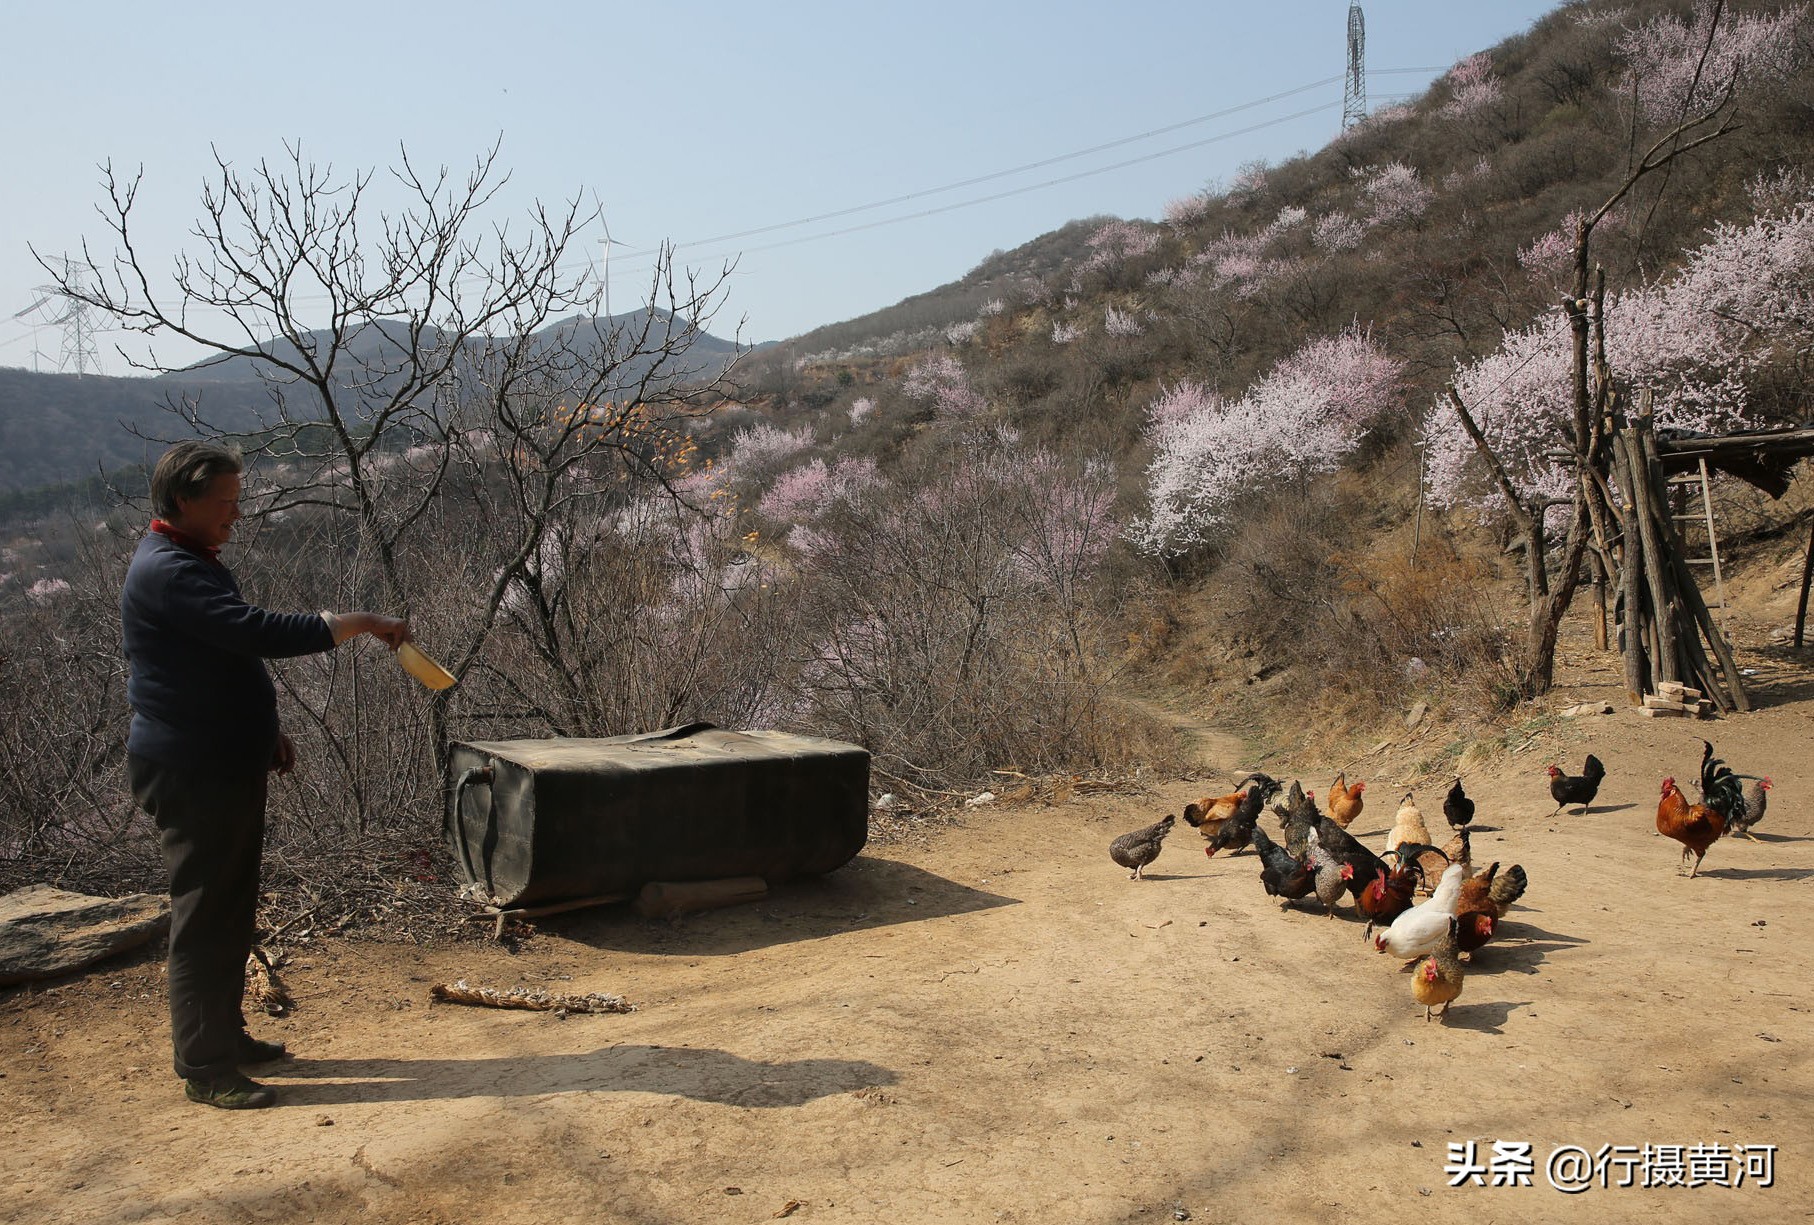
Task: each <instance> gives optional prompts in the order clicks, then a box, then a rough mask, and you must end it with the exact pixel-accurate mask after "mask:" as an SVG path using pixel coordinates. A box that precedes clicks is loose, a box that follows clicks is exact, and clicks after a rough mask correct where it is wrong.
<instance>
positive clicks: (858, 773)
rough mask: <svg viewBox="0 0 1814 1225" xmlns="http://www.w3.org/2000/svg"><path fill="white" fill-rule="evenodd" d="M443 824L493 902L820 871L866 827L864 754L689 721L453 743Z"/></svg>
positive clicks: (851, 848)
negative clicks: (618, 732) (627, 732)
mask: <svg viewBox="0 0 1814 1225" xmlns="http://www.w3.org/2000/svg"><path fill="white" fill-rule="evenodd" d="M448 772H449V775H450V778H451V780H452V784H453V785H452V788H451V793H450V796H449V801H448V814H447V831H448V837H449V840H450V841H451V843H452V845H453V853H454V860H455V862H456V863H457V865H458V866H459V870H460V872H461V873H462V875H463V876H464V877H465V879H466V881H467V883H468V885H469V886H471V889H470V892H471V893H474V894H477V895H479V896H480V900H484V901H489V902H491V903H492V904H494V905H498V906H515V907H527V906H536V905H546V904H550V903H555V902H563V901H572V900H577V899H581V898H601V897H611V896H623V897H629V896H631V895H633V894H635V893H636V892H637V890H639V889H640V888H641V887H642V886H643V885H645V884H647V883H648V882H650V881H697V880H718V879H722V878H725V877H732V876H760V877H762V878H763V879H764V880H765V881H767V882H768V883H769V884H771V885H773V884H775V883H776V882H778V881H782V880H786V879H788V878H790V877H797V876H815V875H819V874H822V873H825V872H831V871H833V870H835V869H837V868H840V867H842V866H843V865H844V864H846V863H849V862H850V860H851V859H853V858H854V857H855V856H856V854H857V852H858V851H860V850H862V849H863V844H864V842H865V841H867V839H868V835H869V753H868V752H867V751H866V750H864V749H862V748H860V747H858V746H857V745H854V744H845V743H843V742H842V741H837V740H824V739H820V738H818V737H814V736H794V735H788V734H787V733H784V732H769V731H744V732H733V731H726V730H724V729H722V728H716V727H713V726H712V725H710V724H704V723H696V724H691V725H688V726H686V727H678V728H669V729H667V730H665V731H660V732H651V733H648V734H646V735H636V736H613V737H609V738H604V739H579V738H571V737H551V738H548V739H543V740H492V741H483V740H475V741H471V742H455V744H454V745H453V747H452V750H451V752H450V754H449V757H448Z"/></svg>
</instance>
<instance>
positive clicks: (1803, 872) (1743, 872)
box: [1695, 868, 1814, 880]
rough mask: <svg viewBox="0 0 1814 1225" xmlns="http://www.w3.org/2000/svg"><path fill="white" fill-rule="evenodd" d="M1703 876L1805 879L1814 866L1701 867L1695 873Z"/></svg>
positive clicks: (1813, 874) (1811, 873) (1744, 878)
mask: <svg viewBox="0 0 1814 1225" xmlns="http://www.w3.org/2000/svg"><path fill="white" fill-rule="evenodd" d="M1703 876H1711V877H1713V878H1714V879H1716V880H1807V879H1808V878H1809V877H1814V868H1702V869H1701V870H1700V871H1699V872H1696V873H1695V877H1696V878H1697V879H1698V878H1700V877H1703Z"/></svg>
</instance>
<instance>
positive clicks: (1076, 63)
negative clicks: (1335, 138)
mask: <svg viewBox="0 0 1814 1225" xmlns="http://www.w3.org/2000/svg"><path fill="white" fill-rule="evenodd" d="M1362 7H1363V9H1364V12H1365V17H1366V26H1367V67H1368V70H1369V74H1370V75H1369V79H1368V92H1369V98H1370V101H1371V102H1372V103H1373V104H1374V105H1376V106H1377V105H1381V104H1383V103H1385V102H1389V101H1392V100H1396V98H1397V97H1402V96H1403V95H1407V94H1413V93H1416V92H1418V91H1420V90H1422V89H1423V88H1424V87H1425V86H1426V85H1428V84H1429V82H1430V81H1431V80H1432V79H1433V78H1434V77H1435V76H1437V75H1440V73H1441V72H1442V71H1444V70H1446V68H1447V67H1448V66H1449V65H1451V64H1453V63H1454V62H1455V61H1456V60H1458V59H1461V58H1463V57H1464V56H1467V55H1469V54H1472V53H1473V52H1475V51H1478V50H1483V49H1485V48H1487V47H1490V46H1492V45H1494V44H1495V43H1497V42H1499V41H1501V40H1502V39H1505V38H1507V37H1510V36H1512V35H1515V34H1518V33H1521V32H1523V31H1524V30H1525V29H1527V28H1528V27H1529V25H1530V23H1531V22H1532V21H1534V20H1535V19H1536V18H1537V17H1539V16H1541V15H1542V14H1543V13H1545V12H1547V11H1549V10H1550V9H1551V8H1552V7H1555V5H1554V4H1553V3H1551V2H1550V0H1494V2H1493V3H1485V2H1476V0H1374V2H1373V3H1365V4H1363V6H1362ZM1347 14H1348V3H1347V0H1261V2H1260V3H1257V4H1256V3H1252V2H1250V0H1240V2H1233V0H1190V2H1188V3H1187V2H1184V0H1175V2H1172V3H1149V2H1146V0H1123V2H1122V3H1118V4H1108V3H1100V2H1099V3H1094V4H1084V3H1075V2H1072V0H1038V2H1037V3H1035V2H1031V0H1024V2H1023V0H1012V2H1007V0H1003V2H992V0H970V2H968V3H949V2H947V0H921V2H920V3H916V4H911V5H869V4H853V3H850V2H849V0H843V2H841V3H837V4H832V3H822V2H820V0H781V2H780V3H770V4H753V3H743V4H724V3H717V2H715V0H701V2H696V3H693V4H658V3H642V4H636V5H624V4H616V3H609V2H604V3H601V2H597V0H594V2H592V3H570V2H568V0H543V2H542V3H539V4H534V5H526V6H524V7H523V8H522V9H517V10H511V9H508V8H507V7H506V6H504V5H502V4H498V3H490V4H478V3H470V2H468V0H438V2H437V3H434V4H417V3H392V2H388V0H364V2H363V3H359V4H349V3H344V2H342V0H317V2H316V3H313V4H309V5H303V6H296V5H267V4H246V3H244V2H243V0H241V2H238V3H233V4H227V3H213V2H209V3H201V2H197V0H176V2H175V3H171V4H160V5H153V4H145V3H142V0H140V2H136V3H132V4H122V3H114V2H113V0H101V2H95V0H89V2H86V3H81V4H56V3H52V2H50V0H30V2H27V0H0V30H4V33H5V38H4V42H3V44H0V46H3V47H4V49H3V50H0V61H3V62H4V71H3V73H0V81H3V82H4V88H5V92H6V100H7V103H8V106H7V116H6V120H5V124H4V127H3V128H0V131H3V132H4V134H5V135H4V140H5V146H6V150H5V151H6V156H5V166H6V171H5V173H4V175H0V365H8V366H25V367H30V366H32V365H33V363H34V349H35V350H39V351H41V352H42V353H43V354H44V355H45V356H44V357H40V358H38V359H36V360H37V361H38V362H39V364H40V365H41V366H42V368H46V369H54V368H55V362H56V358H57V353H58V348H59V344H60V334H59V332H58V330H57V329H55V328H50V327H43V328H40V329H38V330H37V331H35V332H34V330H33V328H32V327H30V326H29V325H28V323H27V321H24V320H16V319H13V318H12V316H13V313H14V312H15V311H18V310H21V309H23V308H25V307H26V306H28V305H29V304H30V303H31V302H33V301H34V300H35V299H36V298H38V296H39V295H38V293H37V292H35V288H36V287H37V286H39V285H41V284H43V283H44V281H45V280H46V277H45V274H44V272H43V271H42V269H40V268H39V267H38V266H37V265H36V264H35V263H34V262H33V260H32V257H31V254H30V252H29V250H28V249H27V244H28V243H29V244H31V245H33V246H35V247H36V248H37V249H38V251H39V252H41V253H43V254H46V255H50V256H53V257H54V256H57V255H60V254H61V253H62V252H64V251H66V250H70V249H74V248H77V247H79V245H80V243H81V241H82V240H83V239H84V238H87V239H89V240H90V242H91V243H94V244H96V245H97V247H98V249H99V250H101V251H103V252H111V250H112V245H111V242H110V241H109V235H108V233H107V232H106V230H105V229H104V227H103V226H102V225H101V223H100V220H99V218H97V217H96V216H95V214H94V212H93V208H94V205H95V204H96V203H97V202H98V201H99V200H100V199H101V198H102V194H101V187H100V180H99V173H98V171H97V166H98V165H99V164H100V163H102V162H104V161H108V160H111V161H112V162H113V163H114V164H115V166H116V167H122V168H126V169H129V170H130V169H137V168H142V169H143V173H144V181H143V185H142V187H141V189H140V194H139V212H140V217H139V220H138V223H137V224H138V226H139V227H140V235H141V240H142V241H143V243H144V246H145V250H146V251H147V252H148V253H150V255H151V256H152V257H153V263H154V267H155V268H158V269H162V268H165V267H167V266H168V262H169V260H170V258H171V257H172V256H173V255H174V254H175V253H176V252H177V251H178V250H181V249H183V247H184V245H185V244H189V245H190V246H191V247H193V246H194V243H195V240H193V239H191V238H189V237H188V236H187V231H188V230H189V228H190V226H191V225H192V224H193V222H194V219H195V217H196V216H197V215H198V212H199V209H198V203H199V200H200V194H201V188H202V185H203V182H204V180H205V179H206V177H207V174H208V171H209V168H210V147H211V146H212V148H214V149H215V150H218V152H219V153H220V155H221V156H222V157H223V158H225V159H227V160H229V161H231V162H233V163H235V164H236V165H238V166H241V167H247V166H250V165H253V164H255V163H256V162H257V161H258V160H259V159H260V158H266V157H281V156H282V154H283V143H284V141H286V140H291V141H294V140H300V141H301V142H302V144H303V148H304V150H305V152H306V153H307V155H308V156H309V158H310V159H311V160H313V161H315V162H317V163H318V164H331V165H332V166H333V167H334V168H335V169H336V170H339V171H344V172H351V171H354V170H359V169H367V168H372V167H380V168H382V167H386V166H389V165H392V164H394V163H395V161H396V158H397V151H398V149H399V147H407V148H408V150H409V152H410V156H411V158H412V159H413V160H414V161H415V162H416V163H417V164H418V165H424V164H426V165H429V166H438V165H448V166H450V167H452V168H454V169H457V170H464V169H465V168H467V167H469V166H470V164H471V162H472V159H473V158H474V157H475V156H476V155H477V154H479V153H480V152H482V151H483V150H484V149H486V148H487V147H488V146H489V145H490V144H491V143H492V142H493V141H496V140H500V139H501V141H502V154H501V157H500V162H501V164H502V165H503V166H505V167H507V168H508V169H509V170H510V173H511V182H510V185H509V187H508V188H507V189H506V190H505V191H504V192H503V193H502V195H501V196H500V199H499V205H498V209H497V212H496V213H495V215H496V216H497V217H499V218H500V219H501V218H504V217H507V216H511V215H516V216H520V215H522V213H523V211H524V210H525V209H526V208H527V207H528V205H529V204H530V202H531V201H533V200H535V199H541V200H544V201H560V200H565V199H568V198H571V197H574V196H576V195H578V196H582V197H584V198H587V199H594V198H595V199H596V200H598V201H599V202H600V203H601V204H602V205H603V206H604V209H605V213H606V219H607V221H608V223H609V225H610V227H611V233H612V235H613V237H615V238H617V239H619V240H621V241H622V242H624V243H625V244H627V245H625V246H621V247H616V248H614V255H613V258H612V264H611V281H612V289H611V293H612V307H613V309H614V310H619V311H621V310H624V309H627V308H629V307H630V306H633V305H634V304H635V303H636V302H637V301H638V300H640V299H641V298H642V297H643V296H644V290H645V287H646V276H645V273H646V269H647V267H648V263H649V257H648V255H647V254H646V252H648V251H649V250H650V249H651V248H653V247H654V246H655V245H656V244H657V243H659V242H660V241H661V240H663V239H670V240H673V241H674V242H676V243H679V244H682V245H681V247H680V250H679V253H678V254H679V258H680V260H681V261H683V262H686V261H696V262H699V263H702V264H704V265H706V266H710V267H716V266H717V265H718V264H719V263H720V262H722V260H723V259H724V258H726V257H733V256H734V257H738V259H739V263H738V267H737V272H736V275H735V277H734V278H733V280H732V283H731V293H730V297H729V300H728V302H727V305H726V307H725V308H724V310H723V311H721V312H720V314H719V315H718V317H717V320H716V322H715V323H714V325H713V327H712V330H713V331H714V332H716V333H718V334H720V335H724V336H727V337H728V336H730V335H731V334H732V333H733V332H734V331H735V330H736V327H737V324H738V321H739V320H740V319H741V320H743V321H744V323H743V336H744V338H745V339H746V340H755V341H761V340H778V339H784V338H786V337H788V336H793V335H797V334H799V333H801V332H803V331H806V330H808V329H810V328H812V327H815V326H817V325H819V324H823V323H831V322H836V321H838V320H843V319H848V318H851V317H853V316H856V315H859V314H862V313H864V312H866V311H870V310H874V309H876V308H878V307H882V306H887V305H890V304H892V303H894V302H897V301H899V300H900V299H901V298H903V297H906V296H908V295H911V294H915V293H918V292H921V291H923V290H926V289H931V288H933V287H935V286H937V285H940V284H943V283H944V282H947V281H950V280H953V279H955V278H957V277H959V276H962V275H963V274H964V273H965V272H966V271H968V270H969V269H971V268H973V267H975V266H976V264H977V263H979V262H980V261H981V260H982V259H983V258H984V257H986V256H987V255H988V254H989V253H990V252H991V251H994V250H997V249H1006V248H1011V247H1015V246H1018V245H1019V244H1021V243H1023V242H1026V241H1027V240H1029V239H1032V238H1035V237H1037V236H1038V235H1040V234H1042V233H1045V232H1047V231H1049V230H1052V229H1054V228H1056V227H1058V226H1060V225H1063V224H1064V223H1065V222H1066V221H1070V220H1073V219H1075V218H1079V217H1087V216H1092V215H1097V214H1113V215H1116V216H1121V217H1146V218H1156V217H1159V216H1161V215H1163V211H1164V208H1165V205H1166V203H1167V202H1168V201H1171V200H1174V199H1179V198H1181V197H1185V196H1188V195H1191V194H1192V193H1194V192H1196V191H1199V190H1201V189H1203V188H1205V187H1208V186H1214V185H1218V184H1221V183H1225V182H1226V181H1227V180H1228V179H1229V178H1230V177H1231V176H1232V174H1233V173H1234V172H1235V170H1236V169H1237V168H1238V167H1239V166H1240V165H1241V164H1242V163H1244V162H1248V161H1251V160H1254V159H1266V160H1268V161H1273V162H1277V161H1280V160H1283V159H1285V158H1288V157H1290V156H1292V155H1294V154H1296V153H1299V152H1302V151H1307V150H1312V149H1315V148H1318V147H1320V146H1321V145H1322V144H1324V143H1325V142H1326V141H1327V140H1328V139H1329V138H1330V137H1331V136H1332V135H1333V134H1334V133H1335V132H1336V131H1338V130H1339V128H1340V123H1341V113H1342V80H1341V77H1342V72H1343V69H1344V66H1345V39H1346V31H1347ZM1393 69H1414V70H1416V71H1404V72H1392V71H1390V70H1393ZM1318 82H1322V84H1320V85H1318V84H1316V83H1318ZM1306 86H1314V88H1308V89H1301V88H1300V87H1306ZM1288 91H1298V92H1292V93H1289V96H1285V97H1275V95H1282V94H1287V93H1288ZM1268 98H1273V99H1274V100H1272V101H1269V102H1263V101H1262V100H1264V99H1268ZM1255 103H1259V105H1249V104H1255ZM1237 107H1241V108H1244V109H1240V110H1235V111H1233V113H1230V114H1227V115H1224V116H1222V117H1220V118H1213V117H1212V116H1216V115H1217V114H1218V113H1220V112H1225V111H1230V110H1231V109H1232V108H1237ZM1306 111H1308V112H1311V113H1309V114H1305V115H1301V116H1300V117H1297V118H1292V116H1298V115H1299V114H1300V112H1306ZM1158 129H1172V130H1170V131H1166V132H1163V133H1158V134H1153V135H1146V134H1149V133H1156V132H1157V130H1158ZM1110 144H1114V147H1112V148H1106V149H1100V150H1098V151H1097V152H1093V153H1088V154H1086V155H1084V156H1076V157H1067V156H1066V155H1069V154H1077V153H1080V152H1082V151H1084V150H1089V149H1094V148H1096V147H1097V146H1102V145H1110ZM1181 146H1195V147H1192V148H1183V149H1181ZM1174 150H1176V151H1175V152H1174ZM1135 159H1144V160H1140V161H1138V163H1137V164H1133V165H1120V164H1121V163H1127V162H1133V161H1135ZM1036 163H1038V165H1037V166H1036V167H1035V168H1031V169H1025V170H1022V169H1020V168H1022V167H1028V166H1032V165H1033V164H1036ZM1115 166H1119V168H1116V169H1107V168H1109V167H1115ZM1007 172H1013V173H1007ZM1090 172H1097V173H1090ZM1058 179H1069V180H1070V181H1067V182H1062V183H1052V180H1058ZM970 180H985V181H981V182H971V183H970V185H969V186H955V187H954V186H953V185H955V184H960V183H965V182H966V181H970ZM1047 184H1050V185H1047ZM946 188H950V190H943V189H946ZM901 197H911V199H906V200H900V202H898V203H894V204H888V205H885V206H883V207H873V208H866V207H863V206H866V205H874V204H877V203H879V202H883V201H888V200H897V199H899V198H901ZM991 197H999V198H991ZM954 206H955V207H954ZM846 210H855V211H849V212H846ZM933 210H942V211H937V212H936V213H933V215H919V214H926V213H929V212H932V211H933ZM826 214H842V215H839V216H836V217H831V218H828V219H825V220H820V221H816V222H810V223H809V224H803V225H791V224H788V223H792V222H798V221H803V220H806V219H810V218H814V217H822V216H824V215H826ZM878 222H881V223H884V224H875V223H878ZM769 227H776V228H772V229H771V228H769ZM854 227H864V228H861V229H855V231H854V232H848V233H839V231H849V230H852V229H853V228H854ZM759 230H760V231H764V232H761V233H753V234H752V233H749V232H750V231H759ZM725 235H743V237H738V238H734V239H731V240H729V241H724V240H721V236H725ZM600 237H602V231H601V233H600ZM714 240H718V241H714ZM590 245H591V246H592V247H593V251H592V252H589V254H595V253H596V246H597V244H595V243H594V244H590ZM639 253H643V254H639ZM42 317H43V316H42V314H41V313H40V314H37V315H33V316H31V317H30V318H34V319H41V318H42ZM117 339H119V338H118V337H117V336H107V335H103V336H102V337H101V338H100V340H101V349H102V352H101V363H102V368H103V369H104V370H105V371H107V372H109V373H125V372H126V368H125V364H124V363H123V362H122V361H121V360H120V358H119V357H118V356H117V355H116V354H115V353H114V352H113V349H112V344H113V342H114V341H115V340H117ZM183 359H184V360H187V355H184V357H183Z"/></svg>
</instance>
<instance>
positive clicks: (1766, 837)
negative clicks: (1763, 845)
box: [1734, 832, 1814, 844]
mask: <svg viewBox="0 0 1814 1225" xmlns="http://www.w3.org/2000/svg"><path fill="white" fill-rule="evenodd" d="M1753 839H1755V840H1756V841H1758V842H1809V841H1814V839H1810V838H1809V837H1808V836H1807V835H1806V834H1762V833H1755V832H1753V833H1749V834H1745V835H1744V836H1742V837H1739V838H1735V839H1734V841H1735V842H1739V843H1741V844H1742V843H1745V842H1750V841H1752V840H1753Z"/></svg>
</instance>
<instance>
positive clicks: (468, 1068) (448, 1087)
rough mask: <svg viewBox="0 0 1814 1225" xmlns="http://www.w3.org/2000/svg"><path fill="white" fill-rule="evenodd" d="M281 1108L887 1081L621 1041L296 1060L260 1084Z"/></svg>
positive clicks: (747, 1092) (734, 1101)
mask: <svg viewBox="0 0 1814 1225" xmlns="http://www.w3.org/2000/svg"><path fill="white" fill-rule="evenodd" d="M261 1079H263V1080H267V1081H270V1082H271V1083H272V1084H274V1085H276V1086H277V1087H278V1088H279V1090H280V1092H279V1101H280V1103H281V1104H282V1105H286V1106H330V1105H350V1104H353V1103H360V1102H416V1101H437V1100H448V1099H453V1098H466V1097H493V1098H507V1097H536V1096H539V1095H542V1094H548V1093H664V1094H668V1095H670V1096H673V1097H686V1098H691V1099H693V1100H694V1101H700V1102H716V1103H719V1104H720V1105H726V1106H755V1107H777V1106H802V1105H805V1104H806V1103H807V1102H810V1101H815V1100H817V1099H819V1098H822V1097H831V1096H833V1095H834V1094H839V1093H853V1092H856V1091H858V1090H862V1089H869V1088H876V1087H879V1086H882V1085H892V1084H893V1083H895V1080H896V1076H895V1073H894V1072H893V1071H891V1070H890V1069H888V1068H884V1067H881V1066H879V1065H877V1064H873V1063H869V1062H866V1061H864V1060H858V1059H795V1060H788V1061H784V1062H779V1063H768V1062H764V1061H763V1060H759V1059H745V1058H743V1057H742V1056H740V1055H733V1054H731V1053H730V1052H729V1051H721V1050H715V1049H711V1048H699V1047H667V1046H648V1045H642V1044H625V1045H621V1046H607V1047H601V1048H599V1049H598V1050H595V1051H591V1052H588V1053H585V1054H575V1055H518V1056H511V1057H506V1058H496V1059H296V1060H293V1061H291V1062H288V1063H285V1064H284V1065H283V1066H282V1067H281V1068H278V1069H274V1070H272V1071H270V1072H267V1073H265V1074H264V1075H263V1077H262V1078H261Z"/></svg>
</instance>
